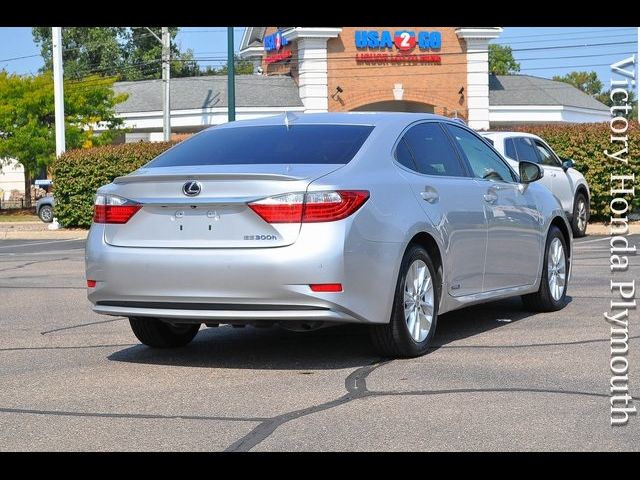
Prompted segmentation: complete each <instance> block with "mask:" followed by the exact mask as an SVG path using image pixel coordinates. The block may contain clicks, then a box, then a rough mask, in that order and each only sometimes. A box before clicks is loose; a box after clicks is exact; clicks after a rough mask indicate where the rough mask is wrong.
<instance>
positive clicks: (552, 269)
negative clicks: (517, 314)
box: [522, 225, 569, 312]
mask: <svg viewBox="0 0 640 480" xmlns="http://www.w3.org/2000/svg"><path fill="white" fill-rule="evenodd" d="M568 279H569V261H568V259H567V243H566V241H565V239H564V235H563V234H562V232H561V231H560V229H559V228H558V227H556V226H555V225H551V228H550V229H549V234H548V235H547V243H546V246H545V251H544V263H543V264H542V279H541V281H540V288H539V289H538V291H537V292H536V293H531V294H529V295H523V296H522V302H523V303H524V306H525V308H526V309H527V310H531V311H534V312H555V311H556V310H560V309H561V308H563V307H564V306H565V300H566V295H567V280H568Z"/></svg>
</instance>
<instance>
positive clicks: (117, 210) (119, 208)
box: [93, 194, 142, 224]
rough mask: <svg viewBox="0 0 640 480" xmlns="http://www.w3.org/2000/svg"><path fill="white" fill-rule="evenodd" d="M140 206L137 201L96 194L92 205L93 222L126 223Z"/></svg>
mask: <svg viewBox="0 0 640 480" xmlns="http://www.w3.org/2000/svg"><path fill="white" fill-rule="evenodd" d="M141 208H142V205H140V204H139V203H137V202H134V201H132V200H127V199H126V198H122V197H117V196H115V195H103V194H98V195H96V201H95V203H94V205H93V221H94V222H95V223H119V224H122V223H127V222H128V221H129V220H130V219H131V217H133V216H134V215H135V214H136V212H137V211H138V210H140V209H141Z"/></svg>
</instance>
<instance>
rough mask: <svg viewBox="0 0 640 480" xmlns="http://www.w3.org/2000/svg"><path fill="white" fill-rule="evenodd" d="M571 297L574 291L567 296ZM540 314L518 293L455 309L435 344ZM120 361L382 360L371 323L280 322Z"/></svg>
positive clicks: (311, 366) (220, 364)
mask: <svg viewBox="0 0 640 480" xmlns="http://www.w3.org/2000/svg"><path fill="white" fill-rule="evenodd" d="M567 300H568V302H570V301H571V297H567ZM532 315H535V314H534V313H532V312H528V311H526V310H525V309H524V308H523V306H522V302H521V300H520V299H519V298H511V299H506V300H500V301H497V302H491V303H487V304H483V305H479V306H473V307H468V308H464V309H462V310H457V311H455V312H451V313H448V314H445V315H442V317H441V318H440V319H439V323H438V330H437V332H436V336H435V338H434V339H433V348H432V350H434V351H435V350H437V349H438V348H440V347H443V346H445V345H447V344H450V343H453V342H456V341H458V340H462V339H465V338H468V337H473V336H478V335H480V334H482V333H485V332H488V331H490V330H493V329H495V328H501V327H506V326H507V325H509V324H511V323H514V322H517V321H519V320H522V319H525V318H528V317H531V316H532ZM108 358H109V360H112V361H116V362H127V363H140V364H153V365H172V366H183V367H203V368H238V369H258V370H260V369H264V370H334V369H342V368H358V367H362V366H365V365H370V364H372V363H375V362H377V361H380V360H383V359H382V358H381V357H380V356H378V355H376V353H375V352H374V350H373V346H372V345H371V341H370V340H369V335H368V331H367V327H366V326H363V325H342V326H336V327H330V328H324V329H321V330H316V331H311V332H301V333H297V332H290V331H287V330H283V329H281V328H277V327H274V328H268V329H264V328H254V327H245V328H233V327H231V326H228V325H225V326H221V327H218V328H203V329H202V330H200V332H199V333H198V336H197V337H196V338H195V339H194V340H193V342H191V343H190V344H189V345H187V346H186V347H183V348H176V349H167V350H156V349H151V348H149V347H146V346H144V345H136V346H133V347H128V348H125V349H123V350H120V351H117V352H114V353H113V354H111V355H109V357H108Z"/></svg>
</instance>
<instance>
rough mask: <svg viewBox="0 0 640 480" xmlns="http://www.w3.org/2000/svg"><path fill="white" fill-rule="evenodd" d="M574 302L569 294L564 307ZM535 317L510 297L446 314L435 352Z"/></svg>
mask: <svg viewBox="0 0 640 480" xmlns="http://www.w3.org/2000/svg"><path fill="white" fill-rule="evenodd" d="M572 300H573V299H572V297H571V296H569V295H567V300H566V305H565V306H567V305H569V304H570V303H571V301H572ZM533 315H537V313H535V312H530V311H528V310H526V309H525V308H524V305H523V304H522V300H521V299H520V297H512V298H507V299H505V300H498V301H495V302H489V303H484V304H482V305H475V306H472V307H467V308H463V309H460V310H455V311H453V312H450V313H446V314H444V315H442V316H441V317H440V318H439V319H438V328H437V330H436V335H435V337H434V339H433V344H432V350H437V349H438V348H440V347H443V346H445V345H447V344H450V343H453V342H456V341H458V340H462V339H465V338H468V337H474V336H477V335H478V334H481V333H484V332H488V331H490V330H493V329H495V328H502V327H506V326H507V325H510V324H512V323H515V322H517V321H519V320H523V319H526V318H529V317H532V316H533Z"/></svg>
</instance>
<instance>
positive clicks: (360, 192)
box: [86, 113, 572, 357]
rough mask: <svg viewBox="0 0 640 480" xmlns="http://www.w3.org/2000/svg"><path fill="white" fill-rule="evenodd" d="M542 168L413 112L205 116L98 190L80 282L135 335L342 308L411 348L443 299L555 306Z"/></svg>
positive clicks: (176, 340)
mask: <svg viewBox="0 0 640 480" xmlns="http://www.w3.org/2000/svg"><path fill="white" fill-rule="evenodd" d="M542 174H543V171H542V169H541V168H540V167H539V166H538V165H536V164H533V163H528V162H521V163H520V167H519V172H515V171H514V170H513V169H512V168H511V167H510V166H509V165H508V163H507V162H506V161H505V160H504V159H503V158H502V157H501V156H500V155H499V154H498V153H497V152H496V151H495V150H494V149H493V148H492V147H491V146H489V145H488V144H487V142H485V141H484V140H483V139H482V138H481V137H480V136H478V135H477V134H476V133H475V132H474V131H472V130H470V129H469V128H467V127H466V126H464V125H461V124H460V123H458V122H455V121H450V120H449V119H447V118H444V117H440V116H435V115H429V114H413V113H325V114H301V115H297V116H294V115H291V114H285V115H280V116H275V117H269V118H263V119H259V120H249V121H238V122H233V123H228V124H224V125H220V126H216V127H213V128H209V129H207V130H205V131H203V132H201V133H199V134H197V135H195V136H193V137H191V138H190V139H188V140H185V141H183V142H181V143H180V144H178V145H176V146H174V147H173V148H171V149H170V150H167V151H166V152H165V153H163V154H161V155H160V156H158V157H156V158H155V159H154V160H152V161H151V162H149V163H148V164H146V165H145V166H144V167H143V168H140V169H139V170H137V171H135V172H133V173H132V174H130V175H127V176H125V177H120V178H116V179H115V180H114V181H113V183H111V184H109V185H106V186H104V187H101V188H100V189H99V190H98V192H97V195H96V202H95V212H94V223H93V225H92V227H91V230H90V232H89V236H88V239H87V244H86V275H87V286H88V297H89V300H90V301H91V303H92V304H93V309H94V311H96V312H98V313H102V314H107V315H118V316H126V317H129V320H130V324H131V327H132V329H133V332H134V333H135V335H136V336H137V338H138V339H139V340H140V341H141V342H143V343H144V344H146V345H149V346H152V347H176V346H181V345H185V344H187V343H188V342H189V341H191V340H192V339H193V338H194V336H195V335H196V334H197V332H198V330H199V328H200V326H201V324H203V323H204V324H206V325H207V326H211V327H213V326H218V325H219V324H221V323H224V324H233V325H256V326H264V325H272V324H277V325H280V326H282V327H284V328H289V329H294V330H309V329H315V328H319V327H323V326H327V325H333V324H339V323H348V322H355V323H362V324H368V325H370V329H371V337H372V340H373V344H374V346H375V347H376V349H377V350H378V351H379V352H380V353H382V354H384V355H386V356H392V357H411V356H417V355H422V354H424V353H426V352H427V350H428V347H429V344H430V342H431V340H432V338H433V335H434V332H435V328H436V324H437V319H438V315H440V314H443V313H445V312H449V311H452V310H455V309H459V308H462V307H466V306H468V305H473V304H478V303H482V302H487V301H490V300H496V299H501V298H506V297H512V296H520V295H521V296H522V298H523V301H524V305H525V306H526V307H527V308H529V309H532V310H541V311H553V310H558V309H560V308H562V307H563V306H564V305H565V301H566V300H565V296H566V290H567V284H568V281H569V276H570V265H571V263H570V259H571V252H572V234H571V226H570V225H569V223H568V221H567V218H566V216H565V213H564V211H563V209H562V207H561V205H560V204H559V203H558V201H557V199H556V198H555V197H554V196H553V195H552V194H551V193H550V192H549V191H548V190H547V189H546V188H545V187H544V186H542V185H541V184H538V183H534V182H535V181H536V180H538V179H539V178H540V177H541V175H542Z"/></svg>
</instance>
